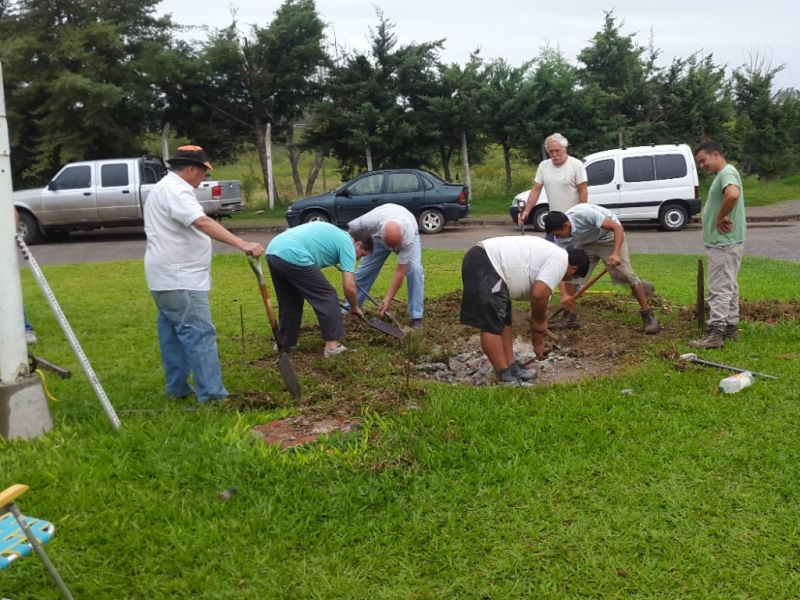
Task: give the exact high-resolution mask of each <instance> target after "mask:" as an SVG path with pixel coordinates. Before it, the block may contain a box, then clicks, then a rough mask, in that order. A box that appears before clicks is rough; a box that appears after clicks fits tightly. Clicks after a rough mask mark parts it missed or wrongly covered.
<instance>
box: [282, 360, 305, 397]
mask: <svg viewBox="0 0 800 600" xmlns="http://www.w3.org/2000/svg"><path fill="white" fill-rule="evenodd" d="M278 370H279V371H280V372H281V377H283V381H284V382H286V389H288V390H289V393H290V394H291V395H292V396H294V397H295V398H300V397H302V395H303V392H302V391H301V390H300V384H299V383H298V382H297V376H295V374H294V367H293V366H292V361H290V360H289V355H288V354H286V353H285V352H281V354H280V356H279V357H278Z"/></svg>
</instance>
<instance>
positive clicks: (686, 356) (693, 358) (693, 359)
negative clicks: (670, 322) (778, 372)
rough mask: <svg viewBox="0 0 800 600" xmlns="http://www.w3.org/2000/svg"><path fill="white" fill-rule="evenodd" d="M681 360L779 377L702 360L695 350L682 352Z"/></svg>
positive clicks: (763, 375) (737, 371) (740, 371)
mask: <svg viewBox="0 0 800 600" xmlns="http://www.w3.org/2000/svg"><path fill="white" fill-rule="evenodd" d="M681 360H686V361H689V362H693V363H697V364H698V365H707V366H709V367H717V368H718V369H727V370H729V371H734V372H736V373H744V372H748V373H752V374H753V375H755V376H757V377H766V378H767V379H777V377H775V376H774V375H766V374H764V373H756V372H755V371H751V370H750V369H740V368H739V367H732V366H730V365H723V364H721V363H715V362H709V361H707V360H702V359H700V358H697V354H695V353H694V352H687V353H686V354H681Z"/></svg>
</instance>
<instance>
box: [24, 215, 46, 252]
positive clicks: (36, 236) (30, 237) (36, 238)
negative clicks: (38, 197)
mask: <svg viewBox="0 0 800 600" xmlns="http://www.w3.org/2000/svg"><path fill="white" fill-rule="evenodd" d="M19 230H20V233H22V241H24V242H25V243H26V244H27V245H28V246H33V245H34V244H38V243H39V242H41V241H42V234H41V232H40V231H39V222H38V221H37V220H36V217H34V216H33V215H32V214H30V213H26V212H22V211H20V212H19Z"/></svg>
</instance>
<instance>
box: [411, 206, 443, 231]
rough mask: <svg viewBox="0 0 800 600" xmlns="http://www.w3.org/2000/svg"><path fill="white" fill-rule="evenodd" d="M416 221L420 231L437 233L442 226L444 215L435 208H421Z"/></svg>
mask: <svg viewBox="0 0 800 600" xmlns="http://www.w3.org/2000/svg"><path fill="white" fill-rule="evenodd" d="M417 221H418V222H419V230H420V231H421V232H422V233H439V232H440V231H441V230H442V229H443V228H444V215H443V214H442V213H441V212H440V211H438V210H436V209H435V208H429V209H428V210H423V211H422V214H421V215H420V216H419V219H417Z"/></svg>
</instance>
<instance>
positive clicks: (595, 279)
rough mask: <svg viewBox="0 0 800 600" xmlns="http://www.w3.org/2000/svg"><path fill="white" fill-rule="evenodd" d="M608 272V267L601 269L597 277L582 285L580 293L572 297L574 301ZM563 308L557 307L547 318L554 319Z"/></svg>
mask: <svg viewBox="0 0 800 600" xmlns="http://www.w3.org/2000/svg"><path fill="white" fill-rule="evenodd" d="M606 273H608V267H606V268H604V269H603V270H602V271H600V274H599V275H597V276H596V277H593V278H592V280H591V281H590V282H589V283H587V284H586V285H584V286H583V287H581V289H579V290H578V293H577V294H575V295H574V296H573V297H572V300H573V302H574V301H575V300H577V299H578V298H580V297H581V295H583V293H584V292H585V291H586V290H588V289H589V288H590V287H592V286H593V285H594V284H595V283H596V282H597V280H598V279H600V278H601V277H602V276H603V275H605V274H606ZM563 310H564V308H563V307H561V306H559V307H558V309H557V310H556V311H555V312H553V314H551V315H550V316H549V317H547V320H548V321H550V320H552V319H553V317H557V316H558V315H560V314H561V312H562V311H563Z"/></svg>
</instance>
